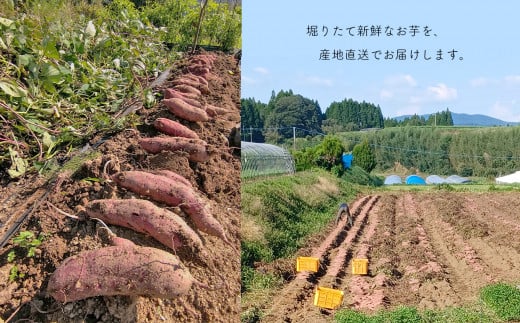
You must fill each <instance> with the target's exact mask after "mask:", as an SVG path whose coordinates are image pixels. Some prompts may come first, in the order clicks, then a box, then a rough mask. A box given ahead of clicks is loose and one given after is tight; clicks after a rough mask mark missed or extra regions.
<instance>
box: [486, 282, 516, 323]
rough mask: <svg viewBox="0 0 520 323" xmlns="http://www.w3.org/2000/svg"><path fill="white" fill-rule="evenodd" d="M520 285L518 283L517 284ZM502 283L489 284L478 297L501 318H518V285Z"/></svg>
mask: <svg viewBox="0 0 520 323" xmlns="http://www.w3.org/2000/svg"><path fill="white" fill-rule="evenodd" d="M519 286H520V285H519ZM519 286H513V285H509V284H504V283H498V284H494V285H489V286H486V287H485V288H483V289H482V290H481V292H480V297H481V298H482V300H483V301H484V303H486V305H487V306H489V307H490V308H491V309H492V310H493V311H495V313H496V314H497V316H498V317H500V318H501V319H503V320H509V321H510V320H517V321H518V320H520V287H519Z"/></svg>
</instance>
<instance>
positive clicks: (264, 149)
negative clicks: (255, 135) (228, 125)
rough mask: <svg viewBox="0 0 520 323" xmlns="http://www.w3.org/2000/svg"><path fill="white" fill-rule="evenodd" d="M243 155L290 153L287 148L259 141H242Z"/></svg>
mask: <svg viewBox="0 0 520 323" xmlns="http://www.w3.org/2000/svg"><path fill="white" fill-rule="evenodd" d="M240 145H241V147H240V148H241V152H242V156H245V157H248V156H288V155H290V154H289V152H288V151H287V150H286V149H283V148H282V147H278V146H275V145H271V144H261V143H257V142H247V141H242V142H241V143H240Z"/></svg>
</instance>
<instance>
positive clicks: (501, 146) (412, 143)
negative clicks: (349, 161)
mask: <svg viewBox="0 0 520 323" xmlns="http://www.w3.org/2000/svg"><path fill="white" fill-rule="evenodd" d="M338 136H339V137H340V138H341V140H342V141H343V142H344V143H345V148H346V150H347V151H349V150H352V149H353V147H354V146H355V145H356V144H357V143H359V142H362V141H363V140H367V141H368V142H369V144H370V146H371V147H372V148H373V150H374V156H375V159H376V168H377V169H380V170H388V169H392V168H394V167H395V166H396V165H402V166H404V167H406V168H409V169H411V168H414V169H416V170H417V171H420V172H424V173H427V174H438V175H451V174H458V175H461V176H479V177H490V178H492V177H496V176H501V175H504V174H509V173H511V172H513V171H515V170H518V169H519V168H520V151H519V150H518V149H517V147H518V144H517V143H518V141H519V140H520V127H498V128H455V129H453V130H451V129H450V128H432V127H398V128H388V129H384V130H381V131H376V132H348V133H342V134H339V135H338Z"/></svg>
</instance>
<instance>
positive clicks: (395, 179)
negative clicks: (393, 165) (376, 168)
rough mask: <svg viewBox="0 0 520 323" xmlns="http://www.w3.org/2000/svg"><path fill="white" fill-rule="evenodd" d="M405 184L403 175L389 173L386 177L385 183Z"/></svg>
mask: <svg viewBox="0 0 520 323" xmlns="http://www.w3.org/2000/svg"><path fill="white" fill-rule="evenodd" d="M394 184H403V181H402V179H401V176H398V175H389V176H387V177H386V178H385V185H394Z"/></svg>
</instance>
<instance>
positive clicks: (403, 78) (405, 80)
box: [385, 74, 417, 87]
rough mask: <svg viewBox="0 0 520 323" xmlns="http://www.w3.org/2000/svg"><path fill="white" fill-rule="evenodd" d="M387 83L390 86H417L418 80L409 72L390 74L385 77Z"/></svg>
mask: <svg viewBox="0 0 520 323" xmlns="http://www.w3.org/2000/svg"><path fill="white" fill-rule="evenodd" d="M385 85H388V86H392V87H393V86H403V85H404V86H409V87H416V86H417V81H416V80H415V79H414V78H413V77H412V76H411V75H409V74H400V75H393V76H389V77H387V78H386V79H385Z"/></svg>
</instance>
